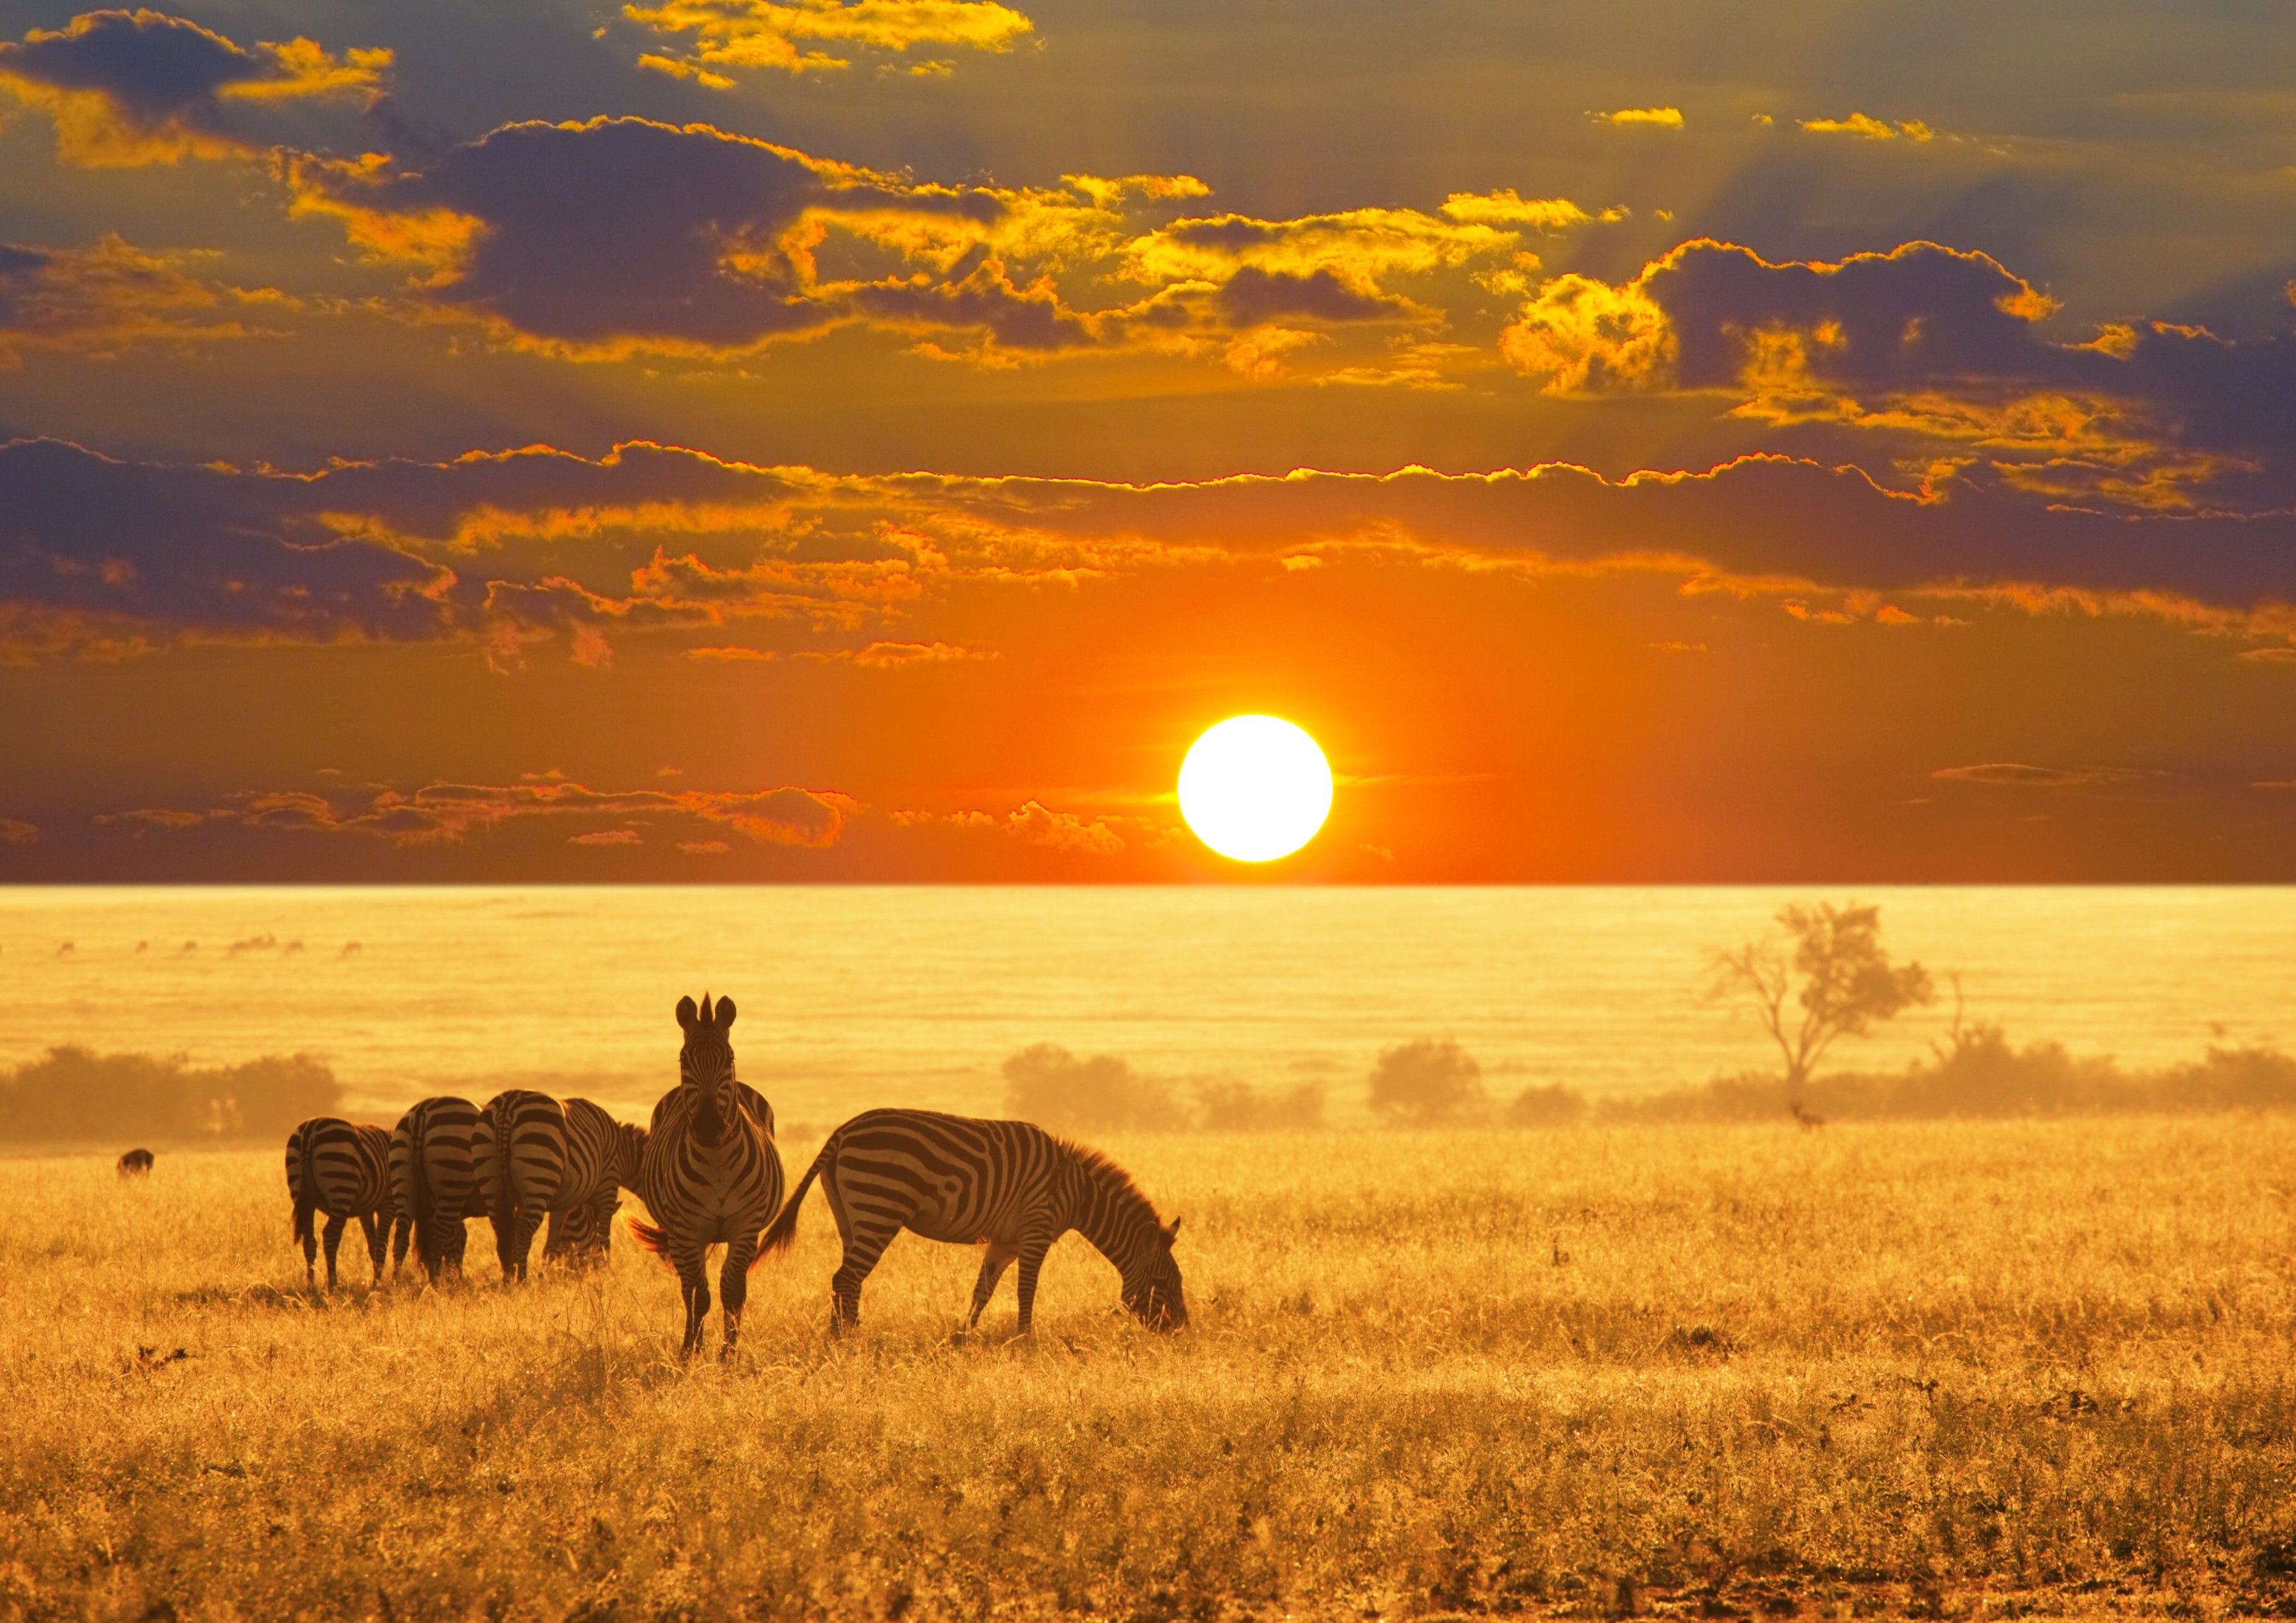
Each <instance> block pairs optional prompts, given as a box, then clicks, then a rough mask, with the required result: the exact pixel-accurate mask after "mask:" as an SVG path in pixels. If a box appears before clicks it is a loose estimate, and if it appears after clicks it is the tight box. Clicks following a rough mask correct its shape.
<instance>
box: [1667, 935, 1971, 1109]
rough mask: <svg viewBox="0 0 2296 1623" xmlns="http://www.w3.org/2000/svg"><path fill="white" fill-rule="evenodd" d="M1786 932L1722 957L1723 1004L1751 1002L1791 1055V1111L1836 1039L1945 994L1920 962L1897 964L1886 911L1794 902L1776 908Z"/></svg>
mask: <svg viewBox="0 0 2296 1623" xmlns="http://www.w3.org/2000/svg"><path fill="white" fill-rule="evenodd" d="M1778 923H1779V924H1780V925H1781V926H1783V929H1784V934H1783V937H1781V936H1780V935H1778V934H1772V935H1768V936H1765V937H1764V938H1762V939H1760V940H1759V941H1748V942H1745V943H1743V945H1741V946H1738V947H1730V948H1727V949H1726V950H1724V951H1720V952H1718V953H1716V954H1715V955H1714V984H1713V988H1712V990H1711V992H1710V996H1713V997H1715V998H1716V999H1718V1000H1730V1001H1737V1000H1740V999H1743V1000H1744V1001H1746V1002H1748V1003H1750V1004H1752V1005H1753V1009H1754V1014H1755V1017H1756V1018H1757V1019H1758V1020H1759V1021H1761V1024H1762V1029H1763V1030H1765V1031H1767V1032H1768V1033H1769V1034H1770V1037H1771V1040H1773V1041H1774V1042H1775V1043H1776V1044H1777V1045H1778V1052H1779V1053H1781V1054H1783V1055H1784V1057H1785V1064H1786V1106H1787V1108H1788V1109H1790V1110H1791V1109H1793V1108H1794V1107H1796V1106H1798V1105H1800V1103H1801V1102H1802V1090H1803V1089H1804V1088H1805V1087H1807V1086H1808V1084H1809V1078H1810V1073H1811V1072H1812V1071H1814V1070H1816V1069H1817V1064H1818V1062H1819V1061H1820V1060H1822V1059H1824V1058H1825V1051H1826V1050H1827V1049H1828V1048H1830V1047H1831V1046H1833V1041H1834V1039H1835V1038H1836V1037H1870V1036H1871V1035H1873V1030H1874V1025H1875V1024H1876V1023H1877V1022H1878V1021H1885V1020H1891V1019H1894V1018H1895V1017H1896V1016H1897V1015H1898V1014H1899V1013H1901V1012H1904V1011H1905V1010H1907V1009H1909V1008H1914V1007H1916V1006H1918V1005H1920V1004H1927V1003H1929V1002H1930V1001H1931V999H1932V998H1934V997H1935V996H1937V993H1936V990H1935V988H1932V987H1931V985H1930V972H1929V971H1927V970H1925V969H1923V967H1922V966H1921V965H1920V964H1918V963H1903V964H1892V963H1890V955H1889V954H1887V953H1885V952H1883V951H1882V909H1881V908H1880V907H1879V906H1867V907H1861V906H1857V904H1856V903H1854V902H1846V903H1844V904H1842V905H1841V906H1838V907H1837V906H1834V905H1833V903H1832V902H1819V903H1816V904H1815V905H1812V904H1809V903H1806V902H1790V903H1788V904H1787V905H1786V906H1784V907H1781V908H1779V909H1778Z"/></svg>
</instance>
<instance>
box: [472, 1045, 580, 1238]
mask: <svg viewBox="0 0 2296 1623" xmlns="http://www.w3.org/2000/svg"><path fill="white" fill-rule="evenodd" d="M471 1149H472V1152H473V1153H474V1154H475V1156H476V1158H477V1160H478V1163H479V1183H480V1187H481V1189H483V1190H484V1192H485V1200H486V1203H487V1215H488V1217H492V1218H493V1219H494V1222H495V1254H496V1256H497V1257H498V1258H501V1259H502V1271H503V1277H504V1279H513V1278H514V1279H520V1280H523V1279H524V1278H525V1277H526V1256H527V1253H528V1252H529V1250H533V1248H534V1234H535V1231H536V1230H537V1229H538V1228H540V1227H541V1226H542V1219H543V1217H545V1215H546V1214H547V1213H548V1212H549V1210H550V1208H551V1205H552V1203H553V1201H556V1200H557V1199H558V1185H559V1184H560V1182H561V1181H562V1178H563V1177H564V1176H565V1171H566V1110H565V1107H564V1106H563V1105H562V1104H560V1103H559V1102H558V1101H557V1100H555V1099H553V1098H552V1097H551V1096H550V1095H549V1094H537V1093H534V1092H531V1091H529V1089H526V1088H523V1087H513V1088H510V1089H507V1090H505V1091H504V1092H502V1093H499V1094H496V1095H495V1096H494V1097H493V1098H491V1099H489V1100H488V1101H487V1108H486V1109H485V1110H483V1111H480V1112H479V1131H478V1135H477V1136H476V1137H475V1138H473V1139H472V1140H471Z"/></svg>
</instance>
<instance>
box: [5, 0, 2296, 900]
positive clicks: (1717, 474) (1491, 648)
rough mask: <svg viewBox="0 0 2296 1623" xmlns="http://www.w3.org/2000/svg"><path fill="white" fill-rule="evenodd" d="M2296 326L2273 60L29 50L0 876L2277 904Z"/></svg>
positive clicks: (1230, 23)
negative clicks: (1304, 813)
mask: <svg viewBox="0 0 2296 1623" xmlns="http://www.w3.org/2000/svg"><path fill="white" fill-rule="evenodd" d="M2292 278H2296V10H2292V8H2290V7H2289V6H2288V5H2286V4H2284V0H2226V3H2224V4H2212V5H2210V6H2207V7H2203V8H2187V7H2177V6H2168V5H2162V4H2159V3H2158V0H2142V3H2139V0H2034V3H2033V4H2022V5H2016V6H2003V5H2000V4H1995V3H1988V4H1974V3H1970V4H1963V3H1960V0H1922V3H1921V4H1910V3H1908V0H1761V3H1759V4H1748V3H1747V0H1613V3H1612V4H1602V5H1587V4H1553V3H1550V0H1422V3H1421V4H1415V5H1411V6H1407V7H1394V6H1379V7H1374V6H1372V5H1369V4H1362V3H1361V0H1317V3H1316V4H1308V3H1307V0H1266V3H1260V0H1251V3H1242V4H1240V3H1238V0H1222V3H1220V4H1207V3H1204V0H1161V3H1160V4H1145V3H1144V0H1020V4H1019V5H1018V6H1017V7H1016V6H1014V5H1007V4H1001V3H999V0H850V3H849V4H839V3H837V0H790V3H787V4H783V3H781V0H658V3H655V4H648V3H645V0H640V3H637V4H628V5H622V6H617V5H613V4H605V3H604V0H489V4H485V5H473V4H469V3H468V0H391V3H390V4H352V3H350V0H201V3H200V4H185V5H184V6H183V7H182V9H180V10H172V9H171V10H167V11H136V12H126V11H99V12H78V11H75V10H74V9H73V7H72V6H71V5H70V4H45V3H44V0H0V441H4V442H5V443H4V444H0V879H5V880H14V881H55V880H122V881H127V880H135V881H145V880H151V881H160V880H267V879H277V880H298V881H323V880H337V879H340V880H362V881H375V880H408V881H467V880H492V881H518V882H529V881H622V880H645V881H707V880H713V879H723V880H843V881H934V880H951V881H1037V880H1058V881H1160V880H1201V879H1223V880H1235V879H1245V878H1249V879H1254V880H1260V881H1266V880H1275V881H1284V880H1309V881H1348V882H1357V881H1360V882H1422V881H1444V882H1482V881H1645V880H1647V881H1702V880H1717V881H1724V880H1726V881H1779V882H1801V881H1808V882H1842V881H1868V882H1883V881H1924V880H1939V881H1945V880H1956V881H1988V880H2018V881H2205V880H2278V881H2287V880H2296V607H2292V606H2291V605H2292V603H2296V308H2292V303H2291V286H2292ZM1254 711H1258V712H1267V713H1272V714H1275V715H1280V716H1283V717H1289V718H1290V719H1292V720H1293V721H1295V722H1297V723H1299V724H1300V725H1302V726H1304V727H1306V728H1307V729H1308V731H1309V732H1310V733H1312V734H1314V735H1315V736H1316V738H1317V739H1318V740H1320V741H1321V742H1322V744H1323V747H1324V750H1325V752H1326V753H1327V755H1328V756H1329V757H1330V759H1331V761H1332V765H1333V770H1334V773H1335V774H1336V775H1337V778H1338V791H1337V795H1336V798H1335V800H1334V803H1333V813H1332V819H1331V822H1330V823H1329V824H1328V825H1327V826H1326V827H1325V829H1324V832H1323V833H1322V834H1321V835H1320V836H1319V837H1318V838H1317V839H1316V840H1315V841H1314V842H1313V843H1312V844H1310V845H1309V846H1308V848H1307V849H1306V850H1304V851H1302V852H1301V853H1300V855H1298V856H1297V857H1291V858H1287V859H1285V860H1283V861H1282V862H1279V863H1277V864H1275V865H1272V866H1270V867H1268V868H1259V869H1246V868H1241V867H1239V866H1238V865H1235V864H1233V863H1230V862H1228V861H1227V860H1226V859H1225V858H1221V857H1217V856H1214V855H1213V854H1211V853H1210V852H1209V851H1208V850H1206V849H1205V848H1203V847H1201V845H1200V844H1198V843H1197V842H1196V841H1195V840H1193V838H1192V837H1191V836H1190V835H1189V834H1188V833H1187V832H1186V830H1185V826H1184V825H1183V824H1182V823H1181V821H1180V818H1179V815H1178V810H1177V805H1176V802H1175V799H1174V793H1173V790H1174V780H1175V775H1176V774H1177V770H1178V766H1179V763H1180V759H1181V757H1182V755H1183V754H1184V752H1185V750H1186V748H1187V746H1188V744H1189V742H1191V741H1192V740H1193V739H1194V738H1195V737H1196V736H1197V734H1200V733H1201V731H1202V730H1203V729H1204V728H1205V727H1207V726H1209V725H1210V724H1212V723H1214V722H1216V721H1218V720H1219V719H1221V718H1222V717H1227V716H1232V715H1235V714H1238V713H1242V712H1254Z"/></svg>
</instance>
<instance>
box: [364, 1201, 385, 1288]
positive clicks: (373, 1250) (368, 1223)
mask: <svg viewBox="0 0 2296 1623" xmlns="http://www.w3.org/2000/svg"><path fill="white" fill-rule="evenodd" d="M359 1228H360V1230H361V1231H362V1232H363V1233H364V1234H365V1235H366V1258H367V1260H368V1261H369V1262H371V1263H373V1264H374V1283H376V1284H378V1285H380V1284H381V1283H382V1259H383V1257H384V1255H385V1254H386V1253H388V1252H389V1250H390V1219H389V1218H388V1217H372V1216H370V1215H368V1214H367V1213H365V1212H361V1213H360V1214H359Z"/></svg>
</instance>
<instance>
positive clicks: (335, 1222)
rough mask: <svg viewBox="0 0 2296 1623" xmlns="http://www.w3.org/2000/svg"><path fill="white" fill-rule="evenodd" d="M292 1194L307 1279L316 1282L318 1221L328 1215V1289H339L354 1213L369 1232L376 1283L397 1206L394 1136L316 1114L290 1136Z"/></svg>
mask: <svg viewBox="0 0 2296 1623" xmlns="http://www.w3.org/2000/svg"><path fill="white" fill-rule="evenodd" d="M287 1193H288V1197H289V1198H290V1199H291V1200H292V1201H294V1203H295V1217H294V1230H293V1232H294V1236H295V1238H296V1240H297V1241H299V1242H301V1244H302V1247H303V1280H304V1283H306V1284H307V1285H316V1279H315V1278H314V1275H315V1273H316V1266H317V1264H316V1253H317V1250H318V1235H317V1234H316V1232H315V1229H314V1222H315V1219H316V1215H317V1214H318V1213H320V1212H323V1211H324V1212H325V1213H326V1214H327V1229H326V1242H327V1289H328V1290H330V1291H332V1290H333V1289H334V1288H335V1251H336V1249H337V1248H338V1247H339V1246H340V1245H341V1244H342V1239H343V1225H345V1224H347V1223H348V1222H349V1221H350V1220H351V1219H352V1218H353V1217H357V1219H358V1220H359V1227H360V1228H361V1229H363V1230H364V1231H365V1234H366V1250H367V1256H368V1257H369V1258H370V1259H372V1260H373V1263H374V1281H375V1283H377V1284H381V1283H382V1256H383V1251H384V1249H385V1248H386V1246H388V1244H389V1240H390V1225H391V1219H392V1217H393V1215H394V1213H395V1211H396V1206H395V1203H394V1201H393V1200H392V1197H391V1189H390V1135H389V1132H387V1131H386V1130H384V1129H383V1128H381V1127H368V1126H365V1125H364V1124H361V1125H359V1126H356V1127H355V1126H353V1125H352V1124H351V1123H349V1122H348V1121H345V1120H343V1119H342V1118H340V1116H314V1117H312V1118H311V1119H309V1120H308V1121H306V1122H304V1123H303V1124H302V1125H301V1126H299V1127H297V1128H296V1129H295V1130H294V1131H293V1132H292V1133H290V1134H289V1135H287Z"/></svg>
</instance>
